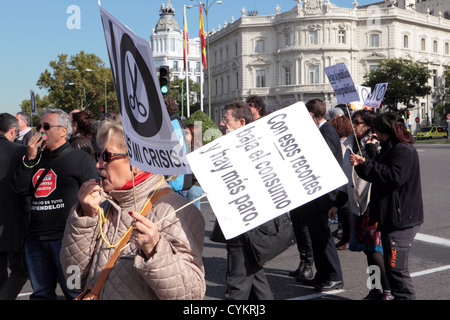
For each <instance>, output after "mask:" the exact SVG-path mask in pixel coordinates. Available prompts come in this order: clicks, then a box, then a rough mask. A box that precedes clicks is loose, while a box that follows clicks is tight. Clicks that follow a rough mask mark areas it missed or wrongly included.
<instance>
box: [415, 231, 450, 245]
mask: <svg viewBox="0 0 450 320" xmlns="http://www.w3.org/2000/svg"><path fill="white" fill-rule="evenodd" d="M414 240H419V241H423V242H428V243H433V244H438V245H441V246H446V247H450V240H449V239H445V238H440V237H435V236H429V235H427V234H423V233H418V234H416V237H415V238H414Z"/></svg>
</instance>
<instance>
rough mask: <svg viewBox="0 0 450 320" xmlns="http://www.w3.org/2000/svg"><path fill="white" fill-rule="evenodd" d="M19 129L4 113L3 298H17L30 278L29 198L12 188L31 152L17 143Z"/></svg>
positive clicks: (0, 177) (0, 133)
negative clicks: (27, 247)
mask: <svg viewBox="0 0 450 320" xmlns="http://www.w3.org/2000/svg"><path fill="white" fill-rule="evenodd" d="M18 131H19V123H18V120H17V119H16V118H15V117H14V116H13V115H11V114H8V113H2V114H0V168H2V169H1V170H0V203H1V207H0V300H14V299H16V297H17V295H18V294H19V292H20V290H21V289H22V287H23V286H24V284H25V283H26V281H27V280H28V272H27V266H26V263H25V255H24V241H25V235H26V231H27V226H28V218H29V213H28V211H27V207H26V200H27V199H25V198H24V197H22V196H19V195H18V194H16V193H15V192H14V191H13V190H12V188H11V183H12V180H13V177H14V171H15V170H16V168H17V166H18V165H19V164H20V161H21V160H22V157H23V156H24V155H25V153H26V151H27V148H26V147H25V146H23V145H20V144H17V143H14V142H13V141H14V139H15V138H16V135H17V132H18ZM8 267H9V269H10V271H11V273H10V274H9V275H8Z"/></svg>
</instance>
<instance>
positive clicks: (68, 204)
mask: <svg viewBox="0 0 450 320" xmlns="http://www.w3.org/2000/svg"><path fill="white" fill-rule="evenodd" d="M67 148H69V149H68V152H65V153H64V154H62V155H61V152H62V151H63V150H65V149H67ZM58 157H61V158H59V159H58V160H53V159H55V158H58ZM37 159H39V156H38V158H37ZM37 159H36V160H35V161H28V162H27V160H25V164H26V165H27V166H33V165H34V164H36V162H37V161H38V160H37ZM52 160H53V162H52V163H51V165H50V170H49V171H48V173H47V174H46V176H45V178H44V180H43V181H42V182H41V184H40V185H39V186H38V188H37V189H36V190H35V191H34V189H35V188H34V187H35V184H36V182H37V181H38V179H39V176H40V175H41V174H43V173H44V170H45V168H46V167H47V165H48V164H49V163H50V162H51V161H52ZM27 166H25V165H24V164H22V165H21V166H20V167H19V168H18V170H17V172H16V177H15V183H14V187H15V189H16V191H17V192H20V193H22V194H24V193H25V194H31V210H30V212H31V221H30V229H29V230H30V231H29V232H30V235H31V236H32V237H35V238H38V239H41V240H58V239H62V237H63V234H64V228H65V225H66V220H67V217H68V215H69V213H70V209H71V208H72V206H73V205H75V204H76V203H77V202H78V198H77V193H78V190H79V188H80V186H81V185H82V184H83V183H84V182H85V181H87V180H90V179H96V178H97V177H98V173H97V170H96V168H95V162H94V160H93V158H92V157H91V156H90V155H89V154H87V153H86V152H84V151H82V150H79V149H75V148H73V147H72V146H71V145H70V144H69V143H65V144H64V145H63V146H61V147H60V148H58V149H56V150H54V151H48V150H45V149H44V151H43V154H42V158H41V159H40V160H39V163H38V164H37V165H36V166H34V167H33V168H28V167H27ZM33 191H34V192H33Z"/></svg>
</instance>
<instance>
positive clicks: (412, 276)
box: [411, 265, 450, 278]
mask: <svg viewBox="0 0 450 320" xmlns="http://www.w3.org/2000/svg"><path fill="white" fill-rule="evenodd" d="M448 269H450V265H446V266H442V267H437V268H431V269H427V270H423V271H417V272H413V273H411V278H414V277H420V276H424V275H426V274H430V273H435V272H441V271H445V270H448Z"/></svg>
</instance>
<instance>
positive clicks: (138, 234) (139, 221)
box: [128, 212, 160, 258]
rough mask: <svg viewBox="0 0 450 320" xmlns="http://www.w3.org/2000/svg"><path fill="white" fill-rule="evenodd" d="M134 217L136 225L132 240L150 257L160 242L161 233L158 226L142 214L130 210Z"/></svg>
mask: <svg viewBox="0 0 450 320" xmlns="http://www.w3.org/2000/svg"><path fill="white" fill-rule="evenodd" d="M128 213H129V214H130V216H131V217H132V218H133V219H134V221H133V223H132V224H131V226H132V227H134V229H133V231H132V233H131V241H132V242H133V243H134V244H135V245H136V247H137V248H139V249H141V250H142V251H143V252H144V253H145V255H146V256H147V258H150V257H151V256H152V255H153V253H154V249H155V248H156V245H157V244H158V242H159V239H160V234H159V231H158V227H157V226H156V225H155V224H154V223H153V222H151V221H150V220H149V219H147V218H146V217H143V216H141V215H140V214H137V213H135V212H128Z"/></svg>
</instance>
